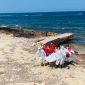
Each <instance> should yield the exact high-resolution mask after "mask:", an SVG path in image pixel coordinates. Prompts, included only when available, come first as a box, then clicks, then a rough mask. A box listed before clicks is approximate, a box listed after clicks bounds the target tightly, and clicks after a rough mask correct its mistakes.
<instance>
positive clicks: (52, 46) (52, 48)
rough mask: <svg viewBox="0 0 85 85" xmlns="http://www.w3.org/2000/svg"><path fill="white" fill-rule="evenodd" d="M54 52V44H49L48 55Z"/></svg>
mask: <svg viewBox="0 0 85 85" xmlns="http://www.w3.org/2000/svg"><path fill="white" fill-rule="evenodd" d="M53 52H55V44H54V43H50V49H49V53H50V54H51V53H53Z"/></svg>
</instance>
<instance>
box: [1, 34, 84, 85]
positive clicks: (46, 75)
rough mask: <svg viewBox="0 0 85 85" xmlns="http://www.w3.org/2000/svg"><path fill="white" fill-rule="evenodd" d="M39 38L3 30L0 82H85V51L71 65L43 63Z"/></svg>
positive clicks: (45, 84) (23, 84) (22, 84)
mask: <svg viewBox="0 0 85 85" xmlns="http://www.w3.org/2000/svg"><path fill="white" fill-rule="evenodd" d="M37 39H39V38H23V37H14V36H13V35H12V34H6V33H0V85H85V54H83V53H84V52H81V54H79V55H77V59H76V60H75V63H74V64H70V65H68V66H69V67H70V68H69V69H68V66H67V67H65V68H62V69H61V68H54V67H50V66H40V62H39V61H38V60H35V59H34V54H35V52H36V51H37V44H36V41H37ZM79 51H81V49H80V50H79Z"/></svg>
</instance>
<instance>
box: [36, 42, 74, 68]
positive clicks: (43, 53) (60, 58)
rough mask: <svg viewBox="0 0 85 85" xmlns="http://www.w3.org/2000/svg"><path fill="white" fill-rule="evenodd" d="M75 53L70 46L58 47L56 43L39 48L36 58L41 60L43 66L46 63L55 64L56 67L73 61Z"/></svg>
mask: <svg viewBox="0 0 85 85" xmlns="http://www.w3.org/2000/svg"><path fill="white" fill-rule="evenodd" d="M74 54H75V52H74V51H73V49H72V48H71V47H69V46H66V47H65V46H58V47H56V46H55V44H54V43H50V45H49V46H48V45H42V46H40V47H38V50H37V52H36V54H35V58H36V59H39V60H40V63H41V66H43V65H44V63H52V62H55V64H56V65H63V64H64V63H65V62H66V61H68V62H70V61H73V57H74Z"/></svg>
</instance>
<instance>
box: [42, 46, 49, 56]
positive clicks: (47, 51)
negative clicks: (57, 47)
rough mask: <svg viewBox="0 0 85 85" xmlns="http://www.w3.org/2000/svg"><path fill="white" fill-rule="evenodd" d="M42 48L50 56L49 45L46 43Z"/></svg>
mask: <svg viewBox="0 0 85 85" xmlns="http://www.w3.org/2000/svg"><path fill="white" fill-rule="evenodd" d="M42 49H43V50H44V52H45V53H46V56H48V55H49V47H48V46H47V45H44V46H43V48H42Z"/></svg>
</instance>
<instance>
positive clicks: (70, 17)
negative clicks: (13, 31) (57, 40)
mask: <svg viewBox="0 0 85 85" xmlns="http://www.w3.org/2000/svg"><path fill="white" fill-rule="evenodd" d="M2 24H3V25H8V26H15V25H19V26H21V27H25V28H28V29H29V28H31V29H34V30H40V31H52V32H57V33H65V32H72V33H75V35H76V37H75V39H74V41H76V42H80V43H85V12H84V11H83V12H81V11H79V12H47V13H7V14H6V13H3V14H0V25H2Z"/></svg>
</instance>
